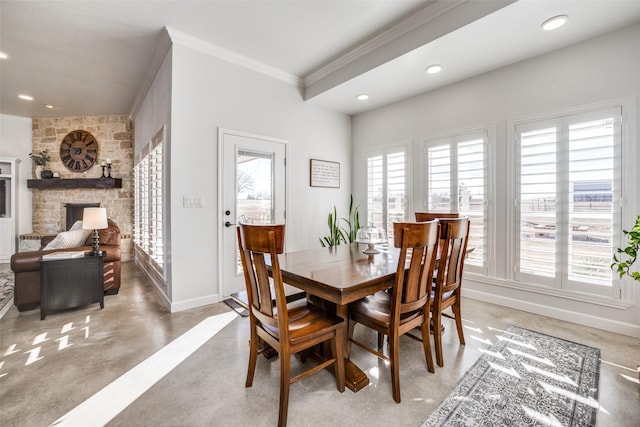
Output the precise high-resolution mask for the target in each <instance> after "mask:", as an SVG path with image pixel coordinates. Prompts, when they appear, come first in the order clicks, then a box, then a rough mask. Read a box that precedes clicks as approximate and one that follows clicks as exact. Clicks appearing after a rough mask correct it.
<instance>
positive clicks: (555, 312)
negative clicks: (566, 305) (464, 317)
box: [463, 286, 640, 338]
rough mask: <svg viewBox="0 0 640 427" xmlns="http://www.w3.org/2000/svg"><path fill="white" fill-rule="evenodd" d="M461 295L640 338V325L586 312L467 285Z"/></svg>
mask: <svg viewBox="0 0 640 427" xmlns="http://www.w3.org/2000/svg"><path fill="white" fill-rule="evenodd" d="M463 296H464V297H466V298H471V299H475V300H478V301H484V302H488V303H491V304H498V305H502V306H505V307H509V308H515V309H518V310H522V311H527V312H529V313H534V314H540V315H543V316H548V317H552V318H554V319H559V320H564V321H566V322H571V323H577V324H579V325H583V326H589V327H592V328H597V329H602V330H605V331H609V332H615V333H617V334H623V335H628V336H631V337H635V338H640V326H638V325H634V324H631V323H625V322H620V321H617V320H611V319H606V318H602V317H596V316H591V315H588V314H584V313H579V312H575V311H569V310H564V309H560V308H556V307H549V306H546V305H542V304H536V303H533V302H530V301H522V300H519V299H515V298H508V297H504V296H500V295H496V294H493V293H487V292H482V291H478V290H474V289H470V287H469V286H467V287H466V288H465V289H463Z"/></svg>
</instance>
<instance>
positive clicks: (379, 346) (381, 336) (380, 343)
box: [378, 332, 384, 350]
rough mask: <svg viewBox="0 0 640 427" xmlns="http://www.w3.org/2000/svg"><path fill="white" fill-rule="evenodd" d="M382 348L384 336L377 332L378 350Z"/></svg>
mask: <svg viewBox="0 0 640 427" xmlns="http://www.w3.org/2000/svg"><path fill="white" fill-rule="evenodd" d="M382 347H384V334H383V333H382V332H378V350H382Z"/></svg>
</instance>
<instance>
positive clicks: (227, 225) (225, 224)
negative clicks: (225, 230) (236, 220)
mask: <svg viewBox="0 0 640 427" xmlns="http://www.w3.org/2000/svg"><path fill="white" fill-rule="evenodd" d="M232 225H235V224H233V223H231V221H227V222H225V223H224V226H225V227H231V226H232Z"/></svg>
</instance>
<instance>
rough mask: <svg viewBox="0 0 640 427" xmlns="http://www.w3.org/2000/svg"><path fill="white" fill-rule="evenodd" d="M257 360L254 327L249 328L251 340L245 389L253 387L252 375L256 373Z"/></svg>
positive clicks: (256, 341)
mask: <svg viewBox="0 0 640 427" xmlns="http://www.w3.org/2000/svg"><path fill="white" fill-rule="evenodd" d="M257 360H258V334H257V333H256V328H255V326H254V325H252V326H251V338H250V339H249V366H248V368H247V379H246V381H245V383H244V386H245V387H251V386H252V385H253V374H254V373H255V371H256V361H257Z"/></svg>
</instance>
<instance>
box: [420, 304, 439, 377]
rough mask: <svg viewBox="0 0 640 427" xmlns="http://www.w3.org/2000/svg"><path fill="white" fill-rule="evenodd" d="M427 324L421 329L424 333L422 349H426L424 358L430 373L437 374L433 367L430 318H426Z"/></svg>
mask: <svg viewBox="0 0 640 427" xmlns="http://www.w3.org/2000/svg"><path fill="white" fill-rule="evenodd" d="M425 317H426V319H425V322H424V323H423V324H422V327H421V328H420V330H421V332H422V347H423V348H424V358H425V360H426V361H427V369H428V370H429V372H432V373H433V372H435V369H434V366H433V356H432V355H431V340H430V338H429V335H430V334H429V317H428V316H425Z"/></svg>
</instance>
